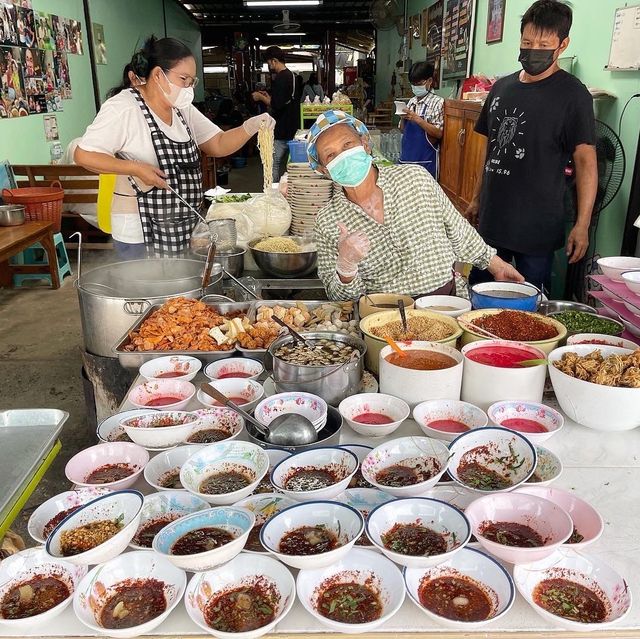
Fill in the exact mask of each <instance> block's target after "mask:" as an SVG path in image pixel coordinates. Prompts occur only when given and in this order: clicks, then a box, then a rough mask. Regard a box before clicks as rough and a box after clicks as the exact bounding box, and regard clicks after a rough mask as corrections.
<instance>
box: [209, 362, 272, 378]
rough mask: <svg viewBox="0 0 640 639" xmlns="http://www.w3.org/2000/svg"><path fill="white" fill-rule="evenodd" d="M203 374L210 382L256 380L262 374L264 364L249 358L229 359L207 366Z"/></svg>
mask: <svg viewBox="0 0 640 639" xmlns="http://www.w3.org/2000/svg"><path fill="white" fill-rule="evenodd" d="M203 372H204V374H205V376H206V377H208V378H209V379H210V380H211V381H216V380H220V379H253V380H257V379H258V377H260V375H262V373H264V364H263V363H262V362H259V361H258V360H256V359H250V358H249V357H230V358H228V359H221V360H218V361H217V362H211V363H210V364H207V365H206V366H205V367H204V371H203Z"/></svg>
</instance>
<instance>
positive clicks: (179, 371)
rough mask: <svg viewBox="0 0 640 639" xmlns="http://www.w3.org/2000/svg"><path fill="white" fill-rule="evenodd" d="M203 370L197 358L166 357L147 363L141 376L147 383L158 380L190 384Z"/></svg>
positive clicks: (141, 370)
mask: <svg viewBox="0 0 640 639" xmlns="http://www.w3.org/2000/svg"><path fill="white" fill-rule="evenodd" d="M201 368H202V362H201V361H200V360H199V359H198V358H197V357H190V356H189V355H166V356H165V357H156V358H155V359H151V360H149V361H148V362H145V363H144V364H143V365H142V366H141V367H140V371H139V372H140V375H141V377H143V378H144V379H145V380H147V381H153V380H156V379H180V380H182V381H183V382H190V381H191V380H192V379H193V378H194V377H195V376H196V375H197V374H198V371H199V370H200V369H201Z"/></svg>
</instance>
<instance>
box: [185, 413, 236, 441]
mask: <svg viewBox="0 0 640 639" xmlns="http://www.w3.org/2000/svg"><path fill="white" fill-rule="evenodd" d="M194 412H195V414H196V415H197V416H198V421H197V423H195V424H194V425H193V426H192V428H191V432H190V433H189V434H188V435H187V439H186V442H185V443H186V444H215V443H216V442H221V441H226V440H230V439H236V438H237V437H238V436H239V435H240V433H242V431H243V430H244V417H242V415H239V414H238V413H236V412H234V411H232V410H230V409H229V408H223V407H221V406H220V407H212V408H203V409H201V410H196V411H194Z"/></svg>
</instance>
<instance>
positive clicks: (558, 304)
mask: <svg viewBox="0 0 640 639" xmlns="http://www.w3.org/2000/svg"><path fill="white" fill-rule="evenodd" d="M564 311H581V312H582V313H593V314H594V315H597V314H598V311H596V309H595V308H593V306H589V305H588V304H582V303H581V302H571V301H565V300H545V301H543V302H540V306H539V307H538V313H541V314H542V315H552V314H553V313H562V312H564Z"/></svg>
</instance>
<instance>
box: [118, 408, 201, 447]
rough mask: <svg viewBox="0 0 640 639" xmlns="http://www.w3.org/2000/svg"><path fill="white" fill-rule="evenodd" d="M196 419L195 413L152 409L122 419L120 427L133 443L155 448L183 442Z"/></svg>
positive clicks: (196, 421) (197, 418) (197, 419)
mask: <svg viewBox="0 0 640 639" xmlns="http://www.w3.org/2000/svg"><path fill="white" fill-rule="evenodd" d="M198 421H199V417H198V415H196V414H195V413H189V412H186V411H169V410H154V411H150V412H148V413H145V414H143V415H136V416H134V417H128V418H127V419H124V420H122V428H124V431H125V433H127V435H129V438H130V439H131V441H132V442H133V443H134V444H138V445H139V446H143V447H145V448H147V447H148V448H151V449H156V450H157V449H158V448H170V447H171V446H178V444H182V443H184V441H185V440H186V439H187V437H188V436H189V434H190V433H191V430H192V429H193V427H194V425H195V424H197V423H198Z"/></svg>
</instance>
